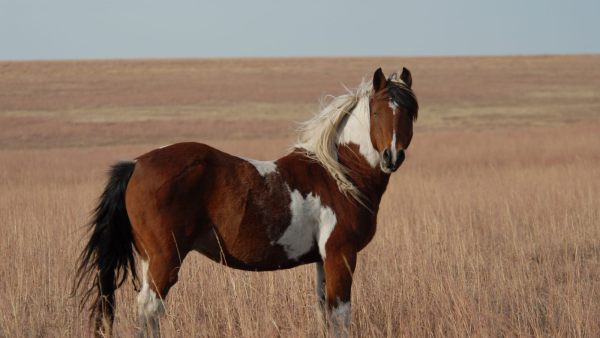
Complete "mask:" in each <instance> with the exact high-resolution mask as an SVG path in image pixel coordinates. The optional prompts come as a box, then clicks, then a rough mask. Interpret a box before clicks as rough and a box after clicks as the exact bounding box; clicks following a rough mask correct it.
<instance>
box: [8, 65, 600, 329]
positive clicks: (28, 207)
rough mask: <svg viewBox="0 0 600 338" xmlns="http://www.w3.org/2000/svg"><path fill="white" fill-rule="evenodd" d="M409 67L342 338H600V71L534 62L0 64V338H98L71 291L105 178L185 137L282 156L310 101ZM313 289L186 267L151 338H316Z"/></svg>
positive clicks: (192, 264)
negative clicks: (401, 126) (400, 132)
mask: <svg viewBox="0 0 600 338" xmlns="http://www.w3.org/2000/svg"><path fill="white" fill-rule="evenodd" d="M403 65H406V66H407V67H409V68H410V69H411V71H412V73H413V78H414V83H415V91H416V92H417V95H418V97H419V99H420V104H421V107H422V109H421V111H420V118H419V120H418V122H417V125H416V126H417V127H416V130H415V137H414V139H413V144H412V145H411V148H410V149H409V151H408V154H407V156H408V158H407V161H406V162H405V164H404V165H403V167H402V168H401V169H400V170H399V171H398V172H397V173H395V174H394V175H393V178H392V180H391V183H390V185H389V187H388V191H387V192H386V195H385V196H384V199H383V202H382V208H381V212H380V214H379V222H378V232H377V234H376V236H375V239H374V240H373V242H372V243H371V244H370V245H369V246H368V247H367V248H366V249H365V250H364V251H363V252H362V253H361V254H360V256H359V262H358V267H357V272H356V273H355V276H354V287H353V320H352V330H353V331H352V332H353V336H357V337H363V336H375V337H379V336H386V337H397V336H405V337H421V336H451V337H467V336H473V337H489V336H527V337H529V336H533V337H565V336H568V337H598V336H600V56H560V57H559V56H544V57H542V56H540V57H498V58H495V57H485V58H362V59H350V58H348V59H333V58H331V59H272V60H270V59H261V60H246V59H244V60H171V61H169V60H165V61H81V62H79V61H77V62H75V61H72V62H23V63H19V62H10V63H0V234H1V235H0V254H1V258H0V337H82V336H88V335H89V331H88V327H87V315H88V314H87V311H84V312H82V311H80V310H79V308H78V307H77V300H76V299H74V298H72V297H70V286H71V283H72V277H73V270H74V265H75V259H76V257H77V255H78V254H79V252H80V250H81V248H82V246H83V241H84V238H85V232H84V231H83V230H82V225H84V224H85V223H86V221H87V219H88V216H89V214H90V211H91V209H92V208H93V206H94V203H95V202H96V199H97V197H98V196H99V194H100V192H101V189H102V187H103V184H104V180H105V172H106V169H107V167H108V165H109V164H111V163H113V162H115V161H117V160H119V159H125V158H132V157H135V156H136V155H139V154H141V153H143V152H145V151H148V150H150V149H153V148H154V147H157V146H161V145H164V144H168V143H173V142H177V141H182V140H194V141H199V142H207V143H210V144H212V145H215V146H218V147H220V148H222V149H224V150H226V151H229V152H232V153H235V154H239V155H244V156H248V157H255V158H259V159H270V158H275V157H277V156H280V155H282V154H284V153H285V152H286V151H287V148H288V146H289V145H290V144H291V142H292V141H293V140H294V133H293V130H294V127H295V124H294V121H302V120H305V119H307V118H309V117H310V116H311V114H312V113H314V112H315V111H316V109H317V107H318V99H319V98H320V97H322V96H323V95H325V94H339V93H342V91H343V88H342V86H341V84H342V83H343V84H346V85H348V86H350V87H352V86H354V85H356V84H357V83H358V82H359V80H360V79H361V77H363V76H365V75H366V76H368V75H370V74H372V72H373V70H374V69H375V68H377V67H378V66H383V69H384V71H386V72H389V71H391V70H394V69H398V68H400V67H402V66H403ZM313 283H314V267H313V266H303V267H300V268H297V269H292V270H286V271H279V272H268V273H250V272H241V271H235V270H231V269H227V268H225V267H222V266H219V265H216V264H214V263H212V262H209V261H208V260H207V259H205V258H203V257H202V256H200V255H198V254H192V255H191V256H190V257H188V259H187V260H186V261H185V263H184V265H183V268H182V270H181V273H180V282H179V283H178V284H177V285H176V286H175V287H174V288H173V289H172V291H171V293H170V298H169V299H168V302H167V314H166V317H165V318H164V320H163V321H162V325H163V328H162V331H163V334H164V335H165V336H166V337H193V336H198V337H204V336H209V337H218V336H241V337H276V336H283V337H302V336H308V337H319V336H322V335H323V331H322V327H321V326H320V324H319V316H318V312H317V308H316V297H315V295H314V290H313V289H314V288H313ZM134 298H135V292H134V290H133V287H132V286H131V285H130V284H126V285H125V286H124V287H123V288H121V289H120V290H119V292H118V293H117V305H118V314H117V316H118V319H117V322H116V327H115V331H116V332H117V335H118V336H120V337H128V336H131V335H132V334H133V326H134V323H135V316H134V306H133V303H134Z"/></svg>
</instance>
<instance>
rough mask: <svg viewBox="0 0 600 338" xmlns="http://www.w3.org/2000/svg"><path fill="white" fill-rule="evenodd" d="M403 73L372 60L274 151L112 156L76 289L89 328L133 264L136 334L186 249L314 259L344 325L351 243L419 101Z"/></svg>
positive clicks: (98, 325)
mask: <svg viewBox="0 0 600 338" xmlns="http://www.w3.org/2000/svg"><path fill="white" fill-rule="evenodd" d="M411 86H412V77H411V74H410V71H408V69H406V68H404V69H403V70H402V73H401V74H400V75H398V74H397V73H394V74H392V75H391V76H390V77H389V78H387V79H386V77H385V75H384V74H383V72H382V70H381V68H379V69H377V71H375V73H374V75H373V79H372V81H363V82H362V83H361V85H360V86H359V87H358V89H357V90H356V91H355V92H349V93H348V94H345V95H341V96H338V97H335V98H332V99H331V100H330V101H329V103H328V104H327V105H326V106H325V107H324V108H323V109H322V111H321V112H320V113H319V114H317V115H316V116H315V117H314V118H312V119H311V120H309V121H307V122H305V123H304V124H303V125H302V127H301V130H300V136H299V140H298V143H297V144H296V145H295V146H294V147H293V150H292V151H291V152H290V153H289V154H288V155H286V156H284V157H282V158H280V159H278V160H275V161H258V160H253V159H247V158H242V157H237V156H233V155H230V154H227V153H224V152H222V151H220V150H217V149H214V148H212V147H210V146H208V145H205V144H200V143H191V142H188V143H178V144H174V145H170V146H167V147H163V148H160V149H155V150H152V151H150V152H148V153H146V154H144V155H141V156H140V157H138V158H136V159H135V160H132V161H124V162H119V163H117V164H115V165H114V166H113V167H112V170H111V171H110V176H109V180H108V183H107V185H106V188H105V190H104V192H103V194H102V196H101V198H100V201H99V204H98V206H97V208H96V209H95V212H94V215H93V219H92V221H91V222H90V232H91V235H90V238H89V241H88V243H87V245H86V246H85V248H84V249H83V252H82V253H81V255H80V258H79V261H78V270H77V276H76V277H77V278H76V290H79V289H81V288H83V296H84V297H83V299H82V304H84V303H86V302H87V300H88V299H89V298H90V297H92V296H93V297H92V298H93V304H92V306H91V310H92V314H91V318H92V323H93V324H94V326H95V334H96V335H97V336H110V335H111V328H112V322H113V319H114V308H115V299H114V292H115V290H116V289H117V288H118V287H119V286H121V284H123V282H124V281H125V280H126V279H127V274H128V273H131V274H132V277H133V282H134V284H136V285H137V282H138V277H137V273H136V256H137V263H140V265H141V277H142V278H141V279H142V283H141V288H136V289H139V294H138V296H137V306H138V316H139V327H138V332H139V334H140V336H146V335H150V336H159V335H160V314H161V313H162V312H163V311H164V303H163V302H164V301H165V299H166V297H167V294H168V292H169V289H170V288H171V287H172V286H173V285H174V284H175V283H176V282H177V275H178V271H179V268H180V266H181V264H182V261H183V259H184V258H185V257H186V255H187V254H188V253H189V252H190V251H192V250H196V251H198V252H200V253H202V254H203V255H205V256H206V257H208V258H210V259H211V260H213V261H215V262H219V263H221V264H224V265H226V266H229V267H232V268H236V269H243V270H251V271H267V270H279V269H287V268H292V267H295V266H298V265H301V264H308V263H315V265H316V270H317V271H316V289H317V297H318V300H319V302H320V304H321V306H322V309H323V310H324V314H325V316H326V318H328V323H329V328H330V330H332V331H334V332H338V333H339V332H347V329H348V327H349V325H350V319H351V312H350V308H351V307H350V294H351V292H350V289H351V286H352V274H353V272H354V268H355V266H356V257H357V253H358V252H359V251H360V250H361V249H363V248H364V247H365V246H366V245H367V244H368V243H369V242H370V241H371V239H372V238H373V235H374V234H375V228H376V222H377V212H378V210H379V203H380V201H381V198H382V195H383V193H384V192H385V189H386V187H387V184H388V181H389V178H390V174H391V173H392V172H394V171H396V170H397V169H398V167H400V165H401V164H402V162H403V161H404V158H405V154H404V151H405V149H406V148H408V146H409V144H410V142H411V139H412V134H413V122H414V120H415V119H416V118H417V112H418V103H417V99H416V97H415V94H414V92H413V91H412V89H411Z"/></svg>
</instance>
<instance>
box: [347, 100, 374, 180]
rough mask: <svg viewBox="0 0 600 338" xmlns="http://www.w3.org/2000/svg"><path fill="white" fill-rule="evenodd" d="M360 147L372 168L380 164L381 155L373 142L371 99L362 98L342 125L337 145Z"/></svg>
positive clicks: (359, 149)
mask: <svg viewBox="0 0 600 338" xmlns="http://www.w3.org/2000/svg"><path fill="white" fill-rule="evenodd" d="M350 143H354V144H356V145H358V151H359V152H360V154H361V155H363V156H364V158H365V159H366V160H367V162H369V165H370V166H371V168H375V167H376V166H377V165H378V164H379V160H380V155H379V152H378V151H377V149H375V147H373V143H372V142H371V130H370V113H369V97H363V98H361V99H360V100H359V101H358V103H357V104H356V107H355V108H354V110H352V113H350V114H349V115H348V116H347V117H346V118H345V119H344V121H343V122H342V123H341V124H340V127H339V129H338V139H337V144H350Z"/></svg>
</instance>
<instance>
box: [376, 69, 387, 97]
mask: <svg viewBox="0 0 600 338" xmlns="http://www.w3.org/2000/svg"><path fill="white" fill-rule="evenodd" d="M386 86H387V80H386V79H385V75H383V71H382V70H381V67H379V68H377V70H376V71H375V74H373V89H375V91H376V92H378V91H380V90H382V89H383V88H385V87H386Z"/></svg>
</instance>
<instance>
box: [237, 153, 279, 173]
mask: <svg viewBox="0 0 600 338" xmlns="http://www.w3.org/2000/svg"><path fill="white" fill-rule="evenodd" d="M240 158H241V159H243V160H245V161H247V162H249V163H250V164H252V165H253V166H254V168H256V170H257V171H258V173H259V174H260V176H263V177H264V176H267V175H268V174H271V173H274V172H276V171H277V164H275V161H259V160H255V159H252V158H245V157H240Z"/></svg>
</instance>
